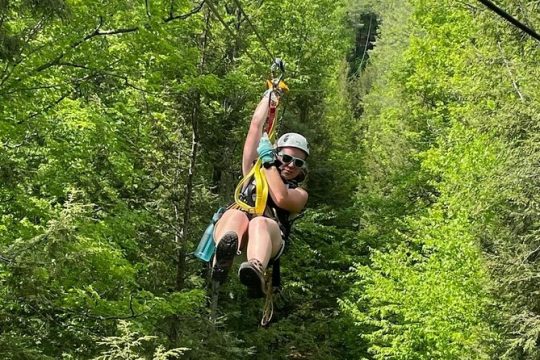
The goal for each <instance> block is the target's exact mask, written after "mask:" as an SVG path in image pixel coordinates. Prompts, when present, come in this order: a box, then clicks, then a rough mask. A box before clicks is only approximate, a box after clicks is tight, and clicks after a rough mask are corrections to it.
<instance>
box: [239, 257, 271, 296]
mask: <svg viewBox="0 0 540 360" xmlns="http://www.w3.org/2000/svg"><path fill="white" fill-rule="evenodd" d="M238 277H239V278H240V282H241V283H242V284H244V285H246V286H247V289H248V293H247V295H248V297H249V298H254V299H257V298H262V297H264V295H265V294H264V291H263V287H264V280H262V279H261V278H260V276H259V273H258V272H257V270H255V269H253V268H252V267H251V266H249V265H245V266H244V265H241V266H240V269H239V270H238Z"/></svg>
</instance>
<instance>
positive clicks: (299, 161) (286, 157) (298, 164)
mask: <svg viewBox="0 0 540 360" xmlns="http://www.w3.org/2000/svg"><path fill="white" fill-rule="evenodd" d="M278 156H279V157H280V158H281V162H282V163H283V164H290V163H291V162H292V163H293V165H294V166H296V167H298V168H301V167H304V165H306V161H305V160H304V159H300V158H297V157H294V156H291V155H287V154H284V153H281V152H280V153H279V154H278Z"/></svg>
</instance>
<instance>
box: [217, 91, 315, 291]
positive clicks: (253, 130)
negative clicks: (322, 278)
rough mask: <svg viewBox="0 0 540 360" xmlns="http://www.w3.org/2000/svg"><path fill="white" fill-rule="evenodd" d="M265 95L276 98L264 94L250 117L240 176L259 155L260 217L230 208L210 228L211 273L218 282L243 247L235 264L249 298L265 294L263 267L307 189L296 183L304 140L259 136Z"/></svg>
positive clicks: (248, 194) (280, 244) (279, 247)
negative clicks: (264, 187) (264, 185)
mask: <svg viewBox="0 0 540 360" xmlns="http://www.w3.org/2000/svg"><path fill="white" fill-rule="evenodd" d="M269 96H272V101H274V102H277V101H278V99H277V97H274V96H275V93H273V92H270V91H267V92H266V93H265V96H264V97H263V99H262V100H261V102H260V103H259V105H258V106H257V108H256V109H255V112H254V114H253V117H252V119H251V125H250V127H249V131H248V134H247V137H246V142H245V144H244V153H243V157H242V171H243V173H244V175H246V174H247V173H248V172H249V171H250V169H251V167H252V166H253V163H254V162H255V161H256V160H257V159H258V158H260V159H261V160H262V163H263V171H264V173H265V175H266V179H267V181H268V188H269V191H268V192H269V196H268V200H267V207H266V210H265V212H264V214H263V216H257V217H253V215H250V214H247V213H245V212H243V211H242V210H237V209H229V210H227V211H226V212H225V213H224V214H223V216H222V217H221V219H220V220H219V221H218V222H217V224H216V228H215V232H214V239H217V240H216V242H217V244H216V256H215V260H214V267H213V271H212V278H213V279H214V280H216V281H218V282H220V283H223V282H224V281H225V280H226V279H227V275H228V272H229V269H230V268H231V266H232V263H233V260H234V257H235V255H236V254H237V253H239V250H240V249H244V248H246V247H247V259H248V261H246V262H244V263H242V264H241V265H240V269H239V271H238V275H239V277H240V281H241V282H242V283H243V284H244V285H246V286H247V287H248V294H249V295H250V296H251V297H262V296H264V294H265V286H264V285H265V282H264V276H263V274H264V271H265V269H266V267H267V266H268V263H269V262H270V260H275V259H277V258H278V257H279V256H280V255H281V253H282V252H283V250H284V246H285V239H286V238H287V236H288V235H289V232H290V223H289V221H288V220H289V217H290V216H291V215H294V214H297V213H299V212H301V211H302V209H303V208H304V206H305V205H306V202H307V200H308V194H307V192H306V191H305V190H304V189H302V188H300V187H298V182H299V181H301V180H303V179H304V177H305V171H306V161H305V160H306V158H307V156H308V155H309V148H308V144H307V141H306V139H305V138H304V137H303V136H302V135H299V134H296V133H288V134H285V135H283V136H282V137H280V138H279V140H278V142H277V148H276V149H274V148H273V147H272V144H271V143H270V141H269V140H268V138H267V137H266V136H262V134H263V127H264V124H265V121H266V117H267V114H268V110H269V100H268V97H269ZM253 189H254V185H252V186H248V187H247V189H246V191H245V193H244V194H243V195H244V198H245V199H247V200H250V198H252V197H254V191H253ZM239 239H240V241H239Z"/></svg>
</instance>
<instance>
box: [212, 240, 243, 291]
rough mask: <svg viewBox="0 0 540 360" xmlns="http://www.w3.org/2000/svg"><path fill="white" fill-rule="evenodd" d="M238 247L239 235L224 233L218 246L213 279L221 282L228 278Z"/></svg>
mask: <svg viewBox="0 0 540 360" xmlns="http://www.w3.org/2000/svg"><path fill="white" fill-rule="evenodd" d="M237 248H238V237H237V235H236V233H233V232H228V233H226V234H225V235H223V237H222V238H221V241H220V242H219V243H218V245H217V247H216V263H215V264H214V267H213V270H212V280H215V281H218V282H219V283H221V284H223V283H224V282H225V280H227V276H228V274H229V270H230V268H231V266H232V263H233V261H234V257H235V256H236V251H237Z"/></svg>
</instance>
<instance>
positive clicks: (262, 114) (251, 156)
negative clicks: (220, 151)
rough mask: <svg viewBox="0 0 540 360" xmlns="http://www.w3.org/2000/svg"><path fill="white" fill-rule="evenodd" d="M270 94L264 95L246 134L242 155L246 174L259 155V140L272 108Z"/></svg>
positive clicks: (243, 169) (243, 170)
mask: <svg viewBox="0 0 540 360" xmlns="http://www.w3.org/2000/svg"><path fill="white" fill-rule="evenodd" d="M267 94H268V93H267ZM268 96H269V95H265V96H263V98H262V99H261V101H260V102H259V105H257V108H256V109H255V112H254V113H253V116H252V118H251V124H250V125H249V131H248V134H247V136H246V142H245V143H244V153H243V156H242V172H243V174H244V175H246V174H247V173H248V172H249V170H250V169H251V166H252V165H253V162H254V161H255V160H256V159H257V157H258V155H257V145H259V140H260V139H261V136H262V132H263V128H264V124H265V122H266V117H267V115H268V110H269V108H270V106H269V105H270V104H269V101H268Z"/></svg>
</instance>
